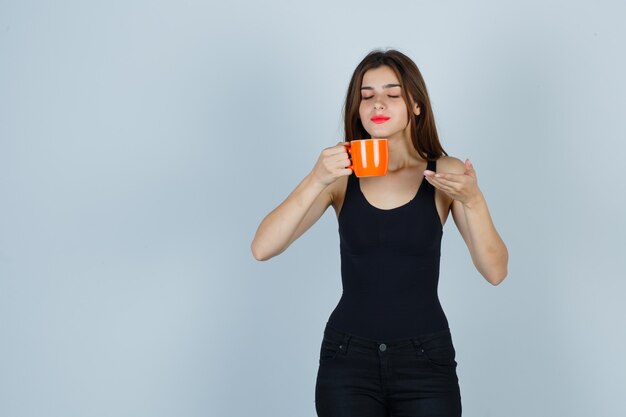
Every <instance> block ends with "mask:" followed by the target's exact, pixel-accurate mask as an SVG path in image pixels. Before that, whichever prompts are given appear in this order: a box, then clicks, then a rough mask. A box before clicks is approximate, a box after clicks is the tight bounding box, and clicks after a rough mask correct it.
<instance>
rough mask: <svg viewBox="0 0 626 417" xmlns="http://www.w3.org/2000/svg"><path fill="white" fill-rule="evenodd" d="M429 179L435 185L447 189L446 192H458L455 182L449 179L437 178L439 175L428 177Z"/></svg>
mask: <svg viewBox="0 0 626 417" xmlns="http://www.w3.org/2000/svg"><path fill="white" fill-rule="evenodd" d="M427 178H428V177H427ZM428 181H429V182H430V183H431V184H432V185H434V186H435V187H437V188H439V189H440V190H443V191H445V192H446V193H455V194H456V191H457V190H456V188H455V187H454V186H453V184H454V183H453V182H451V181H448V180H446V179H442V178H437V177H432V178H428Z"/></svg>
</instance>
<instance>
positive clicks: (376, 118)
mask: <svg viewBox="0 0 626 417" xmlns="http://www.w3.org/2000/svg"><path fill="white" fill-rule="evenodd" d="M389 119H391V117H387V116H383V115H376V116H374V117H372V118H371V119H370V120H371V121H372V122H374V123H385V122H386V121H387V120H389Z"/></svg>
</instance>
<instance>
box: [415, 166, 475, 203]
mask: <svg viewBox="0 0 626 417" xmlns="http://www.w3.org/2000/svg"><path fill="white" fill-rule="evenodd" d="M424 177H425V178H426V179H427V180H428V182H430V183H431V184H432V185H433V186H435V187H436V188H438V189H440V190H441V191H443V192H444V193H446V194H447V195H449V196H450V197H452V198H453V199H455V200H458V201H460V202H461V203H463V204H465V205H466V204H469V203H472V202H473V201H475V200H477V199H480V198H482V193H481V192H480V189H479V188H478V182H477V179H476V172H475V171H474V166H473V165H472V163H471V162H470V161H469V159H466V160H465V172H464V173H463V174H453V173H451V172H437V173H435V172H433V171H430V170H426V171H424Z"/></svg>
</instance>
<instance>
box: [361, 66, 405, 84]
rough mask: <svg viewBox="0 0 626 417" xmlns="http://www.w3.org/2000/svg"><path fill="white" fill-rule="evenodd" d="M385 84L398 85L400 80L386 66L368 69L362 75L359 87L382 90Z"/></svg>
mask: <svg viewBox="0 0 626 417" xmlns="http://www.w3.org/2000/svg"><path fill="white" fill-rule="evenodd" d="M387 84H400V80H398V77H397V76H396V73H395V72H393V70H392V69H391V68H389V67H388V66H382V67H378V68H372V69H369V70H367V71H366V72H365V74H363V80H362V81H361V86H362V87H365V86H368V87H373V88H376V89H382V88H383V86H385V85H387Z"/></svg>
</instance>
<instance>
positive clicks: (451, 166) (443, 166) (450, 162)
mask: <svg viewBox="0 0 626 417" xmlns="http://www.w3.org/2000/svg"><path fill="white" fill-rule="evenodd" d="M437 172H451V173H453V174H462V173H464V172H465V162H463V161H461V160H460V159H459V158H457V157H454V156H450V155H448V156H442V157H440V158H439V159H438V160H437Z"/></svg>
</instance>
